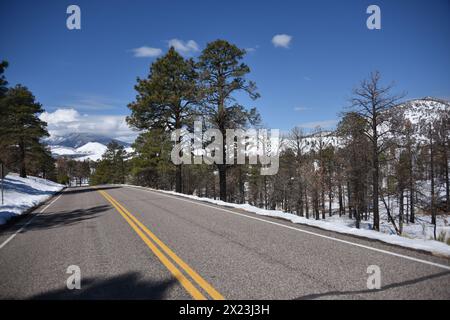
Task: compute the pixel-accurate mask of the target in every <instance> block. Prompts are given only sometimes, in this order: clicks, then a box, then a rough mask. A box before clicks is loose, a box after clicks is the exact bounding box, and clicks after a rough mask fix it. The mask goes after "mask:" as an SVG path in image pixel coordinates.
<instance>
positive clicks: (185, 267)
mask: <svg viewBox="0 0 450 320" xmlns="http://www.w3.org/2000/svg"><path fill="white" fill-rule="evenodd" d="M99 192H100V193H101V194H102V195H103V196H104V197H105V198H106V199H107V200H108V201H109V202H111V204H112V205H113V206H114V207H115V208H116V209H117V211H119V213H120V214H121V215H122V216H123V217H124V218H125V220H126V221H127V222H128V223H129V224H130V225H131V226H132V227H133V229H134V230H135V231H136V233H138V235H139V236H140V237H141V238H142V239H143V240H144V238H145V239H147V241H145V240H144V242H145V243H146V244H147V245H148V246H149V247H150V245H149V244H148V243H147V242H149V243H150V244H151V245H152V246H153V247H154V248H155V249H156V250H158V252H159V253H160V254H161V255H162V256H163V258H164V259H165V261H166V262H168V263H169V264H170V265H171V267H173V268H174V270H176V271H178V269H177V268H176V267H175V266H174V265H173V264H172V263H171V262H170V261H169V260H168V259H167V258H166V256H164V255H163V254H162V252H161V251H160V250H159V249H158V248H157V247H156V246H155V245H154V244H153V242H151V241H150V239H148V238H147V237H146V236H145V235H144V234H142V231H144V232H145V233H146V234H147V235H148V236H149V237H150V238H151V239H152V240H153V241H154V242H155V243H156V244H157V245H158V246H159V247H160V248H161V250H162V251H163V252H164V253H166V254H167V255H168V256H169V257H170V258H171V259H172V260H173V261H174V262H175V263H176V264H178V266H179V267H180V268H181V269H182V270H184V271H185V272H186V273H187V274H188V275H189V276H190V277H191V278H192V279H193V280H194V282H195V283H197V284H198V285H199V286H200V287H201V288H203V290H205V292H207V293H208V294H209V295H210V296H211V297H212V298H213V299H215V300H223V299H224V297H223V296H222V295H221V294H220V293H219V292H218V291H217V290H216V289H214V288H213V287H212V286H211V285H210V284H209V283H208V282H207V281H206V280H204V279H203V278H202V277H201V276H200V275H199V274H198V273H197V272H196V271H195V270H193V269H192V268H191V267H190V266H189V265H188V264H187V263H186V262H184V261H183V260H182V259H181V258H180V257H178V256H177V255H176V254H175V253H174V252H173V251H172V250H171V249H170V248H169V247H168V246H167V245H166V244H164V243H163V242H162V241H161V240H160V239H159V238H158V237H157V236H156V235H155V234H154V233H153V232H151V231H150V230H149V229H148V228H147V227H146V226H145V225H143V224H142V223H141V222H140V221H139V220H138V219H137V218H136V217H135V216H134V215H132V214H131V213H130V212H129V211H128V210H127V209H126V208H125V207H124V206H123V205H121V204H120V203H119V202H118V201H117V200H115V199H114V198H113V197H112V196H111V195H110V194H108V193H106V192H105V191H99ZM136 225H137V226H139V228H141V229H142V231H141V230H140V229H139V228H138V227H137V226H136ZM150 249H151V250H152V251H153V252H154V253H155V255H157V257H158V258H159V259H160V260H161V258H160V257H159V256H158V254H156V252H155V251H154V250H153V249H152V247H150ZM161 262H163V260H161ZM163 264H164V265H165V266H166V267H167V268H168V269H169V271H171V272H172V270H171V269H170V268H169V267H168V265H166V264H165V263H164V262H163ZM178 273H179V275H178V276H177V279H178V280H179V281H180V282H181V284H183V283H185V284H186V285H187V286H189V287H190V289H192V288H191V286H192V287H193V285H192V283H191V282H190V281H189V280H188V279H187V278H186V277H185V276H184V275H183V274H182V273H180V272H179V271H178ZM172 274H174V272H172ZM174 276H175V274H174ZM180 279H181V280H182V281H183V282H182V281H181V280H180ZM186 281H187V282H186ZM183 286H184V285H183ZM184 287H185V288H186V286H184ZM193 288H194V289H195V290H196V291H197V292H198V294H199V295H200V296H198V294H197V292H192V293H191V292H190V291H189V290H188V289H187V288H186V290H187V291H188V292H189V293H190V294H191V295H192V296H193V297H194V295H193V293H195V294H196V296H198V297H199V298H200V299H205V297H204V296H203V295H202V294H201V293H200V292H199V291H198V290H197V288H195V287H193ZM194 298H196V297H194Z"/></svg>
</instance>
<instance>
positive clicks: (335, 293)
mask: <svg viewBox="0 0 450 320" xmlns="http://www.w3.org/2000/svg"><path fill="white" fill-rule="evenodd" d="M447 275H450V271H444V272H440V273H435V274H432V275H428V276H424V277H420V278H416V279H411V280H407V281H403V282H396V283H391V284H389V285H387V286H383V287H382V288H381V289H378V290H371V289H365V290H355V291H329V292H324V293H317V294H309V295H305V296H301V297H298V298H295V299H294V300H313V299H318V298H323V297H332V296H335V297H338V296H345V295H357V294H371V293H377V292H383V291H387V290H390V289H394V288H400V287H404V286H409V285H413V284H416V283H419V282H423V281H427V280H431V279H435V278H440V277H444V276H447Z"/></svg>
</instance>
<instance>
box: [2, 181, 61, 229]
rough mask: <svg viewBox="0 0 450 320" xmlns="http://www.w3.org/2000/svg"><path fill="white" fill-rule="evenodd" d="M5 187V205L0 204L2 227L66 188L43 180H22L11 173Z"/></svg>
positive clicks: (4, 184)
mask: <svg viewBox="0 0 450 320" xmlns="http://www.w3.org/2000/svg"><path fill="white" fill-rule="evenodd" d="M3 187H4V204H3V205H1V202H0V225H1V224H5V223H6V221H8V220H9V219H10V218H12V217H13V216H16V215H20V214H22V213H24V212H25V211H26V210H28V209H30V208H32V207H34V206H36V205H38V204H40V203H42V202H44V201H46V200H47V199H48V198H50V197H51V196H52V195H53V194H55V193H56V192H58V191H60V190H61V189H62V188H63V187H64V186H63V185H60V184H57V183H55V182H52V181H48V180H45V179H41V178H36V177H28V178H21V177H19V176H18V175H16V174H13V173H10V174H8V175H7V176H6V177H5V179H4V182H3ZM0 201H1V199H0Z"/></svg>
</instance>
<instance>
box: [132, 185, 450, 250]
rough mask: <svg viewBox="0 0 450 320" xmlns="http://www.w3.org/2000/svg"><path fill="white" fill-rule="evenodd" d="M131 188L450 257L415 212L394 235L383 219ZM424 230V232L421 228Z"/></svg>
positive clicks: (442, 225) (444, 225)
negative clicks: (312, 214) (376, 225)
mask: <svg viewBox="0 0 450 320" xmlns="http://www.w3.org/2000/svg"><path fill="white" fill-rule="evenodd" d="M130 186H131V187H137V188H143V189H150V190H154V191H158V192H162V193H166V194H171V195H175V196H180V197H184V198H189V199H193V200H197V201H203V202H209V203H212V204H216V205H220V206H225V207H232V208H236V209H241V210H245V211H247V212H251V213H255V214H257V215H261V216H268V217H276V218H282V219H285V220H288V221H291V222H293V223H296V224H304V225H309V226H313V227H318V228H321V229H325V230H329V231H334V232H338V233H343V234H348V235H354V236H359V237H364V238H369V239H374V240H379V241H382V242H386V243H389V244H394V245H398V246H401V247H405V248H412V249H417V250H423V251H426V252H430V253H434V254H438V255H443V256H446V257H450V246H449V245H447V244H446V243H443V242H440V241H435V240H431V239H430V238H431V237H432V233H433V231H432V227H431V225H430V223H429V221H427V219H428V217H425V216H420V215H418V219H417V220H418V222H417V223H416V224H414V225H412V224H410V225H406V223H405V225H404V235H405V236H398V235H396V234H395V233H393V229H391V228H390V226H389V225H387V221H384V220H381V225H380V228H381V232H377V231H373V230H370V228H371V227H372V225H371V221H370V220H369V221H361V228H360V229H357V228H355V227H354V225H355V221H354V220H351V219H349V218H348V217H339V215H334V216H332V217H328V216H327V219H326V220H314V219H311V218H310V219H306V218H304V217H300V216H297V215H295V214H291V213H286V212H283V211H279V210H266V209H261V208H258V207H254V206H251V205H249V204H235V203H229V202H224V201H220V200H214V199H209V198H201V197H197V196H193V195H187V194H182V193H177V192H174V191H166V190H155V189H152V188H145V187H140V186H132V185H130ZM447 221H448V217H442V216H441V217H439V219H438V221H437V226H438V227H437V230H438V231H437V234H439V231H442V230H445V231H448V234H449V235H450V226H449V225H448V222H447ZM424 230H425V231H424Z"/></svg>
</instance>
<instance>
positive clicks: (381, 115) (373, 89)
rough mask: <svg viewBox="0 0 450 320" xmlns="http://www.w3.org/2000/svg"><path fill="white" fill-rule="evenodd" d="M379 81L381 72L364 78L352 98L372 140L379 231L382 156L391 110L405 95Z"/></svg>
mask: <svg viewBox="0 0 450 320" xmlns="http://www.w3.org/2000/svg"><path fill="white" fill-rule="evenodd" d="M380 80H381V75H380V73H379V72H378V71H376V72H373V73H371V74H370V76H369V78H368V79H365V80H363V81H362V82H361V83H360V86H359V87H358V88H356V89H354V91H353V98H352V99H351V106H352V108H353V110H354V111H355V112H357V114H358V115H360V116H361V117H362V118H363V119H364V120H365V122H366V125H367V126H366V129H365V130H364V134H365V135H366V136H367V138H368V139H369V140H370V143H371V149H372V150H371V160H372V161H371V165H372V197H373V199H372V200H373V229H374V230H377V231H379V230H380V214H379V180H380V163H379V157H380V155H381V154H382V153H383V152H384V151H385V150H386V148H387V145H386V144H385V142H386V139H385V138H388V137H389V134H390V133H391V130H392V129H391V126H390V125H389V120H390V114H389V111H390V109H391V108H392V107H394V106H395V105H396V104H397V103H398V101H399V100H400V99H401V98H403V97H404V94H402V95H393V94H391V90H392V88H393V85H392V84H391V85H387V86H382V85H381V84H380Z"/></svg>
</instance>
